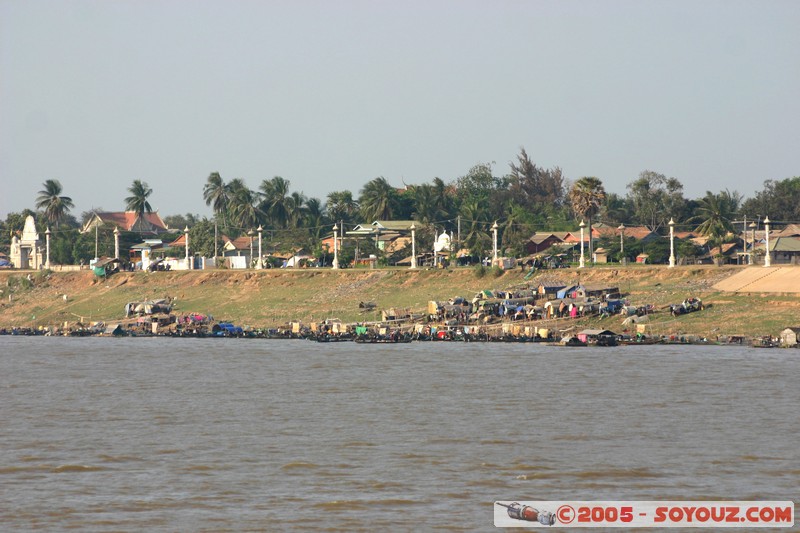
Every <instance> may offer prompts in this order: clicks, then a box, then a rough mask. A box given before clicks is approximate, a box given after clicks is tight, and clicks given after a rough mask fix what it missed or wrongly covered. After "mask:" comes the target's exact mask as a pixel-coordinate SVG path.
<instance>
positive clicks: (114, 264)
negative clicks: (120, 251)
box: [92, 257, 120, 278]
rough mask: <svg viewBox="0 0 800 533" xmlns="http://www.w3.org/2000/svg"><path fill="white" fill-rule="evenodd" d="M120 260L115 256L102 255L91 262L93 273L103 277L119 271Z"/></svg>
mask: <svg viewBox="0 0 800 533" xmlns="http://www.w3.org/2000/svg"><path fill="white" fill-rule="evenodd" d="M119 263H120V260H119V258H117V257H111V258H108V257H104V258H101V259H98V260H97V261H95V262H94V263H93V264H92V270H93V271H94V275H95V276H97V277H98V278H104V277H106V276H109V275H111V274H113V273H114V272H118V271H119Z"/></svg>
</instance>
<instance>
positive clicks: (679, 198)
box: [627, 170, 686, 231]
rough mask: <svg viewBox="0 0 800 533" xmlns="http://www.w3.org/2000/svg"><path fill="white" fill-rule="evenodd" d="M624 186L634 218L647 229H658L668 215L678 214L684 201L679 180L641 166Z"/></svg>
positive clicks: (675, 215)
mask: <svg viewBox="0 0 800 533" xmlns="http://www.w3.org/2000/svg"><path fill="white" fill-rule="evenodd" d="M627 187H628V198H627V199H628V202H629V203H630V205H631V206H632V207H633V211H634V220H635V221H636V222H638V223H639V224H642V225H644V226H647V228H648V229H649V230H650V231H658V229H659V228H661V227H663V226H664V225H666V224H667V221H668V220H669V219H670V218H672V217H678V216H679V215H680V214H681V213H682V211H683V209H684V206H685V204H686V200H685V199H684V197H683V184H682V183H681V182H680V181H678V180H677V179H676V178H667V177H666V176H665V175H664V174H659V173H658V172H653V171H651V170H644V171H642V172H641V173H640V174H639V178H638V179H636V180H634V181H632V182H630V183H629V184H628V185H627Z"/></svg>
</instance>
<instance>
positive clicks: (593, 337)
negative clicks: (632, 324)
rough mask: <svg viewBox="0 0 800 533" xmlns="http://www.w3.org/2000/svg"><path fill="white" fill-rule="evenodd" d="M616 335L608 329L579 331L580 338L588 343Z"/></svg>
mask: <svg viewBox="0 0 800 533" xmlns="http://www.w3.org/2000/svg"><path fill="white" fill-rule="evenodd" d="M616 336H617V334H616V333H614V332H613V331H609V330H607V329H584V330H583V331H579V332H578V339H580V341H581V342H585V343H587V344H590V343H595V342H598V341H600V340H601V339H603V338H608V337H613V338H616Z"/></svg>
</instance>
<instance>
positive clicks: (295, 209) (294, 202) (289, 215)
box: [286, 191, 307, 228]
mask: <svg viewBox="0 0 800 533" xmlns="http://www.w3.org/2000/svg"><path fill="white" fill-rule="evenodd" d="M306 201H307V198H306V196H305V195H304V194H303V193H301V192H297V191H295V192H293V193H292V194H290V195H289V197H288V198H287V202H286V225H287V226H288V227H292V228H297V227H299V226H301V225H302V224H303V221H304V220H305V218H306Z"/></svg>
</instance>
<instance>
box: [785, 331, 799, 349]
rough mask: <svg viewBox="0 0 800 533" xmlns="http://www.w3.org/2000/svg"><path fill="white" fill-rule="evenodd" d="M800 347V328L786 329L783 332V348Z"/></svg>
mask: <svg viewBox="0 0 800 533" xmlns="http://www.w3.org/2000/svg"><path fill="white" fill-rule="evenodd" d="M798 345H800V328H786V329H785V330H783V331H781V346H788V347H793V348H794V347H797V346H798Z"/></svg>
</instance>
